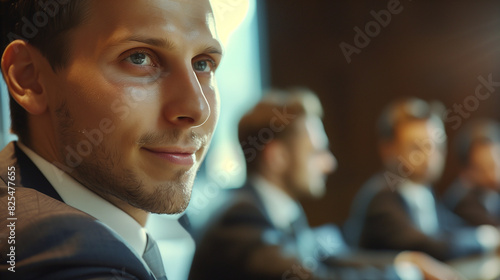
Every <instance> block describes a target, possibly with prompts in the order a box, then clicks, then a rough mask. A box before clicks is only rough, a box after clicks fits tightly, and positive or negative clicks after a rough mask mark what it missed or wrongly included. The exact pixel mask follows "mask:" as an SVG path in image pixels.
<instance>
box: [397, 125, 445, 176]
mask: <svg viewBox="0 0 500 280" xmlns="http://www.w3.org/2000/svg"><path fill="white" fill-rule="evenodd" d="M442 133H444V131H443V129H442V127H440V126H438V125H437V124H436V123H435V122H433V121H431V120H427V121H425V120H417V121H410V122H406V123H404V124H402V125H399V126H398V127H397V128H396V131H395V136H394V140H393V142H392V143H391V145H392V154H391V157H392V158H391V159H390V161H392V162H393V163H396V164H397V165H398V166H399V167H401V166H403V167H402V169H404V170H406V172H407V175H408V176H407V178H408V179H410V180H412V181H414V182H417V183H423V184H427V183H432V182H434V181H435V180H437V179H438V178H439V177H440V176H441V174H442V171H443V167H444V161H445V153H446V141H445V140H443V139H445V137H444V138H439V137H437V135H443V134H442ZM405 175H406V174H405Z"/></svg>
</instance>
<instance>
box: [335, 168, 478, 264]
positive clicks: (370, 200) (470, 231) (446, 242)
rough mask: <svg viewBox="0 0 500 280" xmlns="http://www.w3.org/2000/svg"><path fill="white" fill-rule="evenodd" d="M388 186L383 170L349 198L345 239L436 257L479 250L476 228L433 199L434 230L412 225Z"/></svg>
mask: <svg viewBox="0 0 500 280" xmlns="http://www.w3.org/2000/svg"><path fill="white" fill-rule="evenodd" d="M399 187H400V184H396V185H395V186H392V187H390V186H389V183H388V181H387V179H386V178H385V177H384V174H383V173H380V174H377V175H375V176H374V177H372V178H371V179H370V180H368V182H367V183H366V184H365V185H364V186H363V187H362V188H361V189H360V191H359V192H358V194H357V195H356V198H355V199H354V201H353V206H352V208H351V214H350V218H349V219H348V222H347V223H346V225H345V231H346V232H349V236H346V238H348V241H349V243H350V244H352V245H354V246H356V245H357V246H359V247H362V248H366V249H375V250H413V251H421V252H424V253H427V254H429V255H431V256H432V257H434V258H436V259H438V260H449V259H453V258H457V257H463V256H467V255H472V254H476V253H480V252H482V251H483V250H484V248H483V247H482V246H481V244H480V243H479V241H478V235H477V230H476V228H474V227H468V226H467V225H466V223H465V222H464V221H463V220H462V219H460V218H459V217H457V216H456V215H454V214H453V213H452V212H451V211H449V210H448V209H446V207H445V206H444V205H443V204H442V203H441V202H439V201H437V200H436V199H434V200H435V208H436V214H437V222H438V223H437V224H438V230H437V232H436V233H435V234H434V235H428V234H426V233H424V232H423V231H421V230H420V229H419V228H418V226H416V224H415V222H414V220H413V218H412V217H414V216H415V213H412V210H411V207H410V206H409V205H408V203H407V202H406V201H405V199H404V198H403V196H402V195H401V194H400V193H399V192H398V191H397V189H398V188H399Z"/></svg>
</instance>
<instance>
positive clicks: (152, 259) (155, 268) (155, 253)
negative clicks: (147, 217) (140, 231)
mask: <svg viewBox="0 0 500 280" xmlns="http://www.w3.org/2000/svg"><path fill="white" fill-rule="evenodd" d="M142 258H143V259H144V261H145V262H146V264H147V265H148V266H149V268H150V269H151V271H152V272H153V274H154V275H155V277H156V279H157V280H167V276H166V275H165V269H164V268H163V261H162V259H161V254H160V249H158V244H156V241H155V240H154V239H153V238H152V237H151V235H149V234H148V242H147V244H146V250H145V251H144V254H143V255H142Z"/></svg>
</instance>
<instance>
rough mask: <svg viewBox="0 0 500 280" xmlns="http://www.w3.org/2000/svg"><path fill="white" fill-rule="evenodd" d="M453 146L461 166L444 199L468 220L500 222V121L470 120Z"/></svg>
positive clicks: (496, 224) (484, 222)
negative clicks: (499, 122)
mask: <svg viewBox="0 0 500 280" xmlns="http://www.w3.org/2000/svg"><path fill="white" fill-rule="evenodd" d="M454 148H455V149H454V151H455V153H456V156H457V157H458V160H459V162H460V164H461V170H460V173H459V175H458V178H457V179H456V180H455V181H454V182H453V184H452V185H451V186H450V187H449V188H448V190H447V191H446V193H445V194H444V196H443V201H444V202H445V204H446V206H448V207H449V209H451V210H452V211H453V212H455V213H456V214H457V215H459V216H460V217H462V218H463V219H464V220H465V221H467V222H468V223H469V224H472V225H485V224H486V225H493V226H500V194H499V190H500V125H499V124H498V123H497V122H495V121H492V120H488V119H480V120H474V121H470V122H468V123H467V124H466V125H464V127H463V128H462V129H461V130H460V132H459V133H458V135H457V138H456V139H455V145H454Z"/></svg>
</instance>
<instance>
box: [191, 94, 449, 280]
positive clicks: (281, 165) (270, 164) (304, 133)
mask: <svg viewBox="0 0 500 280" xmlns="http://www.w3.org/2000/svg"><path fill="white" fill-rule="evenodd" d="M321 117H322V107H321V103H320V101H319V99H318V98H317V96H316V95H315V94H313V93H312V92H311V91H309V90H307V89H290V90H287V91H279V90H274V91H271V92H269V93H268V94H267V95H265V96H264V98H263V99H262V101H260V102H259V103H258V104H257V105H256V106H255V107H254V108H253V109H251V110H250V111H249V112H248V113H247V114H246V115H245V116H243V118H242V119H241V121H240V123H239V127H238V135H239V140H240V144H241V146H242V149H243V153H244V154H245V158H246V163H247V172H248V182H247V184H246V185H245V186H244V187H243V188H241V189H238V190H236V191H234V193H233V194H232V195H231V196H230V198H229V199H227V201H226V205H225V207H223V209H221V210H220V213H218V214H217V216H216V218H214V220H213V221H212V222H211V224H209V226H208V229H207V230H206V232H205V234H204V236H203V237H202V238H201V241H200V243H199V246H198V248H197V251H196V253H195V257H194V260H193V264H192V267H191V273H190V279H193V280H201V279H400V277H401V278H403V279H420V278H421V272H420V271H419V269H417V268H416V267H415V264H416V265H418V266H420V267H421V268H422V269H423V272H424V274H425V275H426V276H427V277H428V279H446V278H448V279H453V277H455V275H454V274H453V272H451V271H450V270H449V269H448V268H447V267H445V266H444V265H442V264H439V263H437V262H435V261H434V260H433V259H431V258H429V257H427V256H425V255H423V254H419V253H413V252H404V253H400V254H397V253H388V254H369V253H359V252H354V251H351V250H350V249H349V248H348V247H347V246H346V245H345V243H344V241H343V239H342V236H341V235H340V233H339V231H338V230H337V228H336V227H333V226H331V227H329V228H321V229H320V230H313V229H311V228H310V227H309V226H308V223H307V219H306V216H305V214H304V211H303V209H302V207H301V206H300V204H299V202H298V200H299V199H302V198H319V197H321V196H322V195H323V194H324V192H325V182H326V179H327V176H328V174H329V173H331V172H332V171H333V170H334V169H335V167H336V159H335V157H334V156H333V155H332V153H331V152H330V150H329V148H328V146H329V141H328V137H327V136H326V133H325V130H324V128H323V124H322V121H321ZM450 277H451V278H450Z"/></svg>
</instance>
